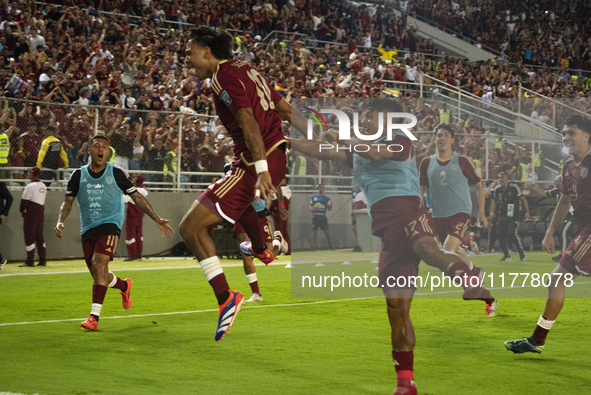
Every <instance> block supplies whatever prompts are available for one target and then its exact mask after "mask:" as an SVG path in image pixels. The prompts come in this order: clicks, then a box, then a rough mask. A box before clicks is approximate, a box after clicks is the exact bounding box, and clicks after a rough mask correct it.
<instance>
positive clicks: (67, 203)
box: [55, 196, 76, 240]
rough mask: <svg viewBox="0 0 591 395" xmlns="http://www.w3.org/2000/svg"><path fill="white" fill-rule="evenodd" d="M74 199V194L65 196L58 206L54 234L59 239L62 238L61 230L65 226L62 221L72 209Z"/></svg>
mask: <svg viewBox="0 0 591 395" xmlns="http://www.w3.org/2000/svg"><path fill="white" fill-rule="evenodd" d="M75 199H76V198H75V197H74V196H66V200H64V202H63V203H62V206H61V207H60V213H59V216H58V219H57V224H56V225H55V234H56V235H57V237H58V238H59V239H61V240H63V239H64V234H63V232H62V229H64V228H65V227H66V226H65V225H64V222H65V220H66V218H68V215H69V214H70V211H72V204H73V203H74V200H75Z"/></svg>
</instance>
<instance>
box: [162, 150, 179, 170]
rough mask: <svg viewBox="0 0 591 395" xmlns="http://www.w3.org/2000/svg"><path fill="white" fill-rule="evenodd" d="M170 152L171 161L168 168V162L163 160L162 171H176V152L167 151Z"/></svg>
mask: <svg viewBox="0 0 591 395" xmlns="http://www.w3.org/2000/svg"><path fill="white" fill-rule="evenodd" d="M168 152H170V153H171V154H172V162H171V164H170V168H169V167H168V164H167V163H166V162H164V171H174V172H176V165H177V160H176V153H175V152H174V151H168Z"/></svg>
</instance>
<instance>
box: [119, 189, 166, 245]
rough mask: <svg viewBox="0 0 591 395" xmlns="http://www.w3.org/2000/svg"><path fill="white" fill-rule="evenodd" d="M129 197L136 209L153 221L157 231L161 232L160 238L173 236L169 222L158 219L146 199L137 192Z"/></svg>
mask: <svg viewBox="0 0 591 395" xmlns="http://www.w3.org/2000/svg"><path fill="white" fill-rule="evenodd" d="M129 196H130V197H131V198H132V199H133V202H134V203H135V205H136V206H137V207H139V208H141V209H142V211H143V212H144V213H146V214H147V215H148V216H149V217H150V218H152V219H153V220H154V222H156V225H157V226H158V229H160V231H161V232H162V237H164V236H166V237H171V236H172V235H173V234H174V230H173V229H172V227H171V226H170V225H169V222H170V221H169V220H167V219H164V218H160V216H159V215H158V214H156V211H154V209H153V208H152V205H151V204H150V202H149V201H148V199H146V198H145V196H144V195H142V194H141V193H138V192H134V193H132V194H131V195H129Z"/></svg>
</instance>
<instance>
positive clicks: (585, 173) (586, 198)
mask: <svg viewBox="0 0 591 395" xmlns="http://www.w3.org/2000/svg"><path fill="white" fill-rule="evenodd" d="M590 169H591V151H590V152H588V153H587V155H585V157H584V158H583V160H582V161H581V163H578V164H577V163H576V162H575V160H574V159H573V157H570V158H569V159H567V161H566V162H565V164H564V169H563V170H562V176H563V181H562V188H563V190H562V192H563V193H568V195H569V196H570V201H571V205H572V206H573V209H574V213H573V214H574V219H575V228H578V229H579V230H580V229H582V228H591V176H590V175H589V170H590ZM575 231H577V230H576V229H575ZM577 233H578V232H577Z"/></svg>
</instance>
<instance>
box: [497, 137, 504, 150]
mask: <svg viewBox="0 0 591 395" xmlns="http://www.w3.org/2000/svg"><path fill="white" fill-rule="evenodd" d="M503 141H505V139H504V138H500V137H497V139H496V140H495V148H503Z"/></svg>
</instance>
